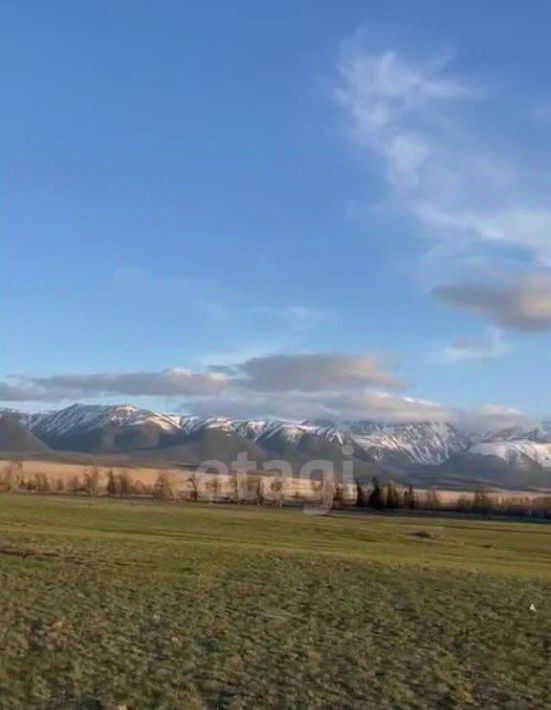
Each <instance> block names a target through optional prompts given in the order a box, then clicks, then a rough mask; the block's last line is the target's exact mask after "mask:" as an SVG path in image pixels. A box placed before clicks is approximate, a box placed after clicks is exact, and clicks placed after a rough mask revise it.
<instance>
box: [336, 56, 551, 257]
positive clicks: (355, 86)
mask: <svg viewBox="0 0 551 710" xmlns="http://www.w3.org/2000/svg"><path fill="white" fill-rule="evenodd" d="M338 69H339V79H338V84H337V87H336V90H335V100H336V102H337V104H338V106H339V107H340V109H341V111H342V114H343V116H344V118H345V120H346V122H347V127H348V130H349V132H350V135H351V137H352V139H353V141H354V144H355V145H356V147H357V148H358V149H359V150H360V151H362V155H364V156H365V158H366V167H367V168H368V169H369V170H372V171H375V172H377V173H379V174H380V175H381V177H382V178H383V179H384V180H385V181H386V185H387V190H388V192H387V199H386V203H387V207H388V209H389V210H391V211H392V213H393V214H394V215H395V214H397V213H401V214H403V215H405V216H409V217H413V218H414V220H416V222H417V233H418V234H419V235H421V236H422V237H425V238H428V239H430V240H436V241H441V240H444V241H453V242H454V247H455V249H456V250H459V246H458V243H457V242H458V241H459V242H460V243H461V247H462V248H463V249H464V250H465V251H467V252H468V253H470V254H472V253H474V252H476V250H477V249H482V250H483V249H484V245H494V246H495V245H496V244H502V245H504V246H508V247H511V246H515V247H521V248H522V249H523V250H525V251H526V252H527V253H529V254H530V255H531V256H532V258H533V259H534V260H535V261H537V262H538V263H540V264H551V210H550V209H548V208H547V205H548V204H549V189H547V190H545V188H542V186H541V185H540V184H539V181H538V179H537V177H534V178H532V175H533V173H534V169H533V168H534V166H533V165H526V166H522V165H517V164H516V163H515V161H513V160H511V159H510V158H509V156H508V155H504V154H503V152H502V151H501V150H498V149H497V148H492V147H489V145H488V139H487V137H486V138H485V139H484V140H479V139H478V138H477V135H476V131H475V130H473V129H471V128H469V124H470V120H469V111H470V110H471V108H472V106H473V105H474V104H475V103H476V105H477V106H485V105H486V104H487V103H488V102H489V100H490V99H491V96H489V95H488V93H487V92H485V91H484V90H483V89H482V88H481V87H479V86H476V85H473V84H472V83H469V82H467V81H465V80H463V79H461V78H458V77H455V76H453V74H451V72H450V71H449V68H448V64H447V63H446V62H445V61H442V60H440V61H424V62H414V61H411V60H409V59H406V58H405V57H404V56H402V55H401V54H399V53H398V52H396V51H386V52H381V53H376V52H372V51H370V50H369V49H366V48H365V47H364V46H362V45H361V44H360V43H358V42H356V43H355V44H353V45H352V46H348V47H347V48H346V50H345V51H343V53H342V56H341V58H340V61H339V66H338ZM477 118H478V117H477ZM517 162H518V161H517ZM548 187H549V186H548ZM526 194H529V195H530V198H529V199H528V198H527V197H526Z"/></svg>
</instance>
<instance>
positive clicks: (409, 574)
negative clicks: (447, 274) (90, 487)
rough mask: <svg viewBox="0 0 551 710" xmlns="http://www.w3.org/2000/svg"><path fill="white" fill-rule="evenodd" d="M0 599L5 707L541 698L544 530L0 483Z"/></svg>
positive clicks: (481, 702) (548, 657)
mask: <svg viewBox="0 0 551 710" xmlns="http://www.w3.org/2000/svg"><path fill="white" fill-rule="evenodd" d="M531 605H534V606H533V609H535V611H531V610H530V606H531ZM0 608H1V609H2V616H1V621H0V707H1V708H2V709H4V708H6V709H12V708H13V709H14V710H18V709H19V708H21V709H23V708H25V710H27V709H32V708H44V709H46V708H56V709H57V708H75V709H76V708H113V709H114V708H117V707H119V708H122V707H126V708H128V709H130V708H155V709H157V708H166V709H173V708H185V709H187V708H297V707H304V708H351V707H352V708H356V707H357V708H389V709H390V708H435V707H442V708H470V707H484V708H540V707H541V708H543V707H549V706H550V704H551V695H550V692H551V528H550V527H549V526H546V525H529V524H523V523H498V522H486V521H461V520H443V519H432V520H431V519H423V520H420V519H418V518H408V517H397V518H392V517H382V516H369V515H366V516H363V515H362V516H355V515H354V516H351V515H346V514H338V513H334V514H332V515H330V516H327V517H316V516H310V515H305V514H303V513H301V512H297V511H296V510H289V509H282V510H279V509H278V510H274V509H265V508H256V507H254V508H253V507H240V506H238V507H236V506H225V505H218V506H209V505H202V504H177V505H171V504H167V503H164V504H163V503H153V502H147V503H144V502H126V501H118V500H108V499H82V498H72V497H63V498H55V497H39V496H36V497H34V496H23V495H10V494H4V495H1V496H0Z"/></svg>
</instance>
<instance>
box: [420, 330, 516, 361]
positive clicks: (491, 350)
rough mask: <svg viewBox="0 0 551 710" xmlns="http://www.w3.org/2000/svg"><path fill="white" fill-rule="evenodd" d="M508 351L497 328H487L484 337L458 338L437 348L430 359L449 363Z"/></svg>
mask: <svg viewBox="0 0 551 710" xmlns="http://www.w3.org/2000/svg"><path fill="white" fill-rule="evenodd" d="M509 351H510V346H509V344H508V343H507V342H506V341H505V339H504V337H503V333H502V331H501V330H500V329H499V328H488V332H487V335H486V338H485V339H480V340H468V339H458V340H455V341H454V342H453V343H450V344H449V345H446V346H444V347H443V348H441V349H439V350H437V351H436V352H435V353H434V354H433V355H432V356H431V357H430V361H431V362H434V363H436V364H442V365H446V364H451V363H457V362H465V361H472V360H491V359H494V358H499V357H502V356H503V355H505V354H507V353H508V352H509Z"/></svg>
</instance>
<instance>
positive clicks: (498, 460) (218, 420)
mask: <svg viewBox="0 0 551 710" xmlns="http://www.w3.org/2000/svg"><path fill="white" fill-rule="evenodd" d="M343 447H345V448H344V450H343ZM47 451H53V452H79V453H87V454H93V455H102V456H105V455H114V456H116V455H125V456H132V458H135V459H140V460H157V461H166V462H170V463H176V464H179V465H190V466H193V465H197V464H198V463H200V462H202V461H204V460H206V459H218V460H221V461H224V462H225V463H231V462H232V461H234V460H235V458H236V456H237V455H238V454H239V453H241V452H244V451H245V452H247V454H248V456H249V458H250V459H254V460H255V461H257V463H258V466H259V468H260V467H262V466H264V464H265V463H266V462H267V461H270V460H273V459H285V460H286V461H289V463H290V464H291V465H292V466H293V468H294V469H298V468H299V467H300V466H302V465H303V464H304V463H305V462H306V461H310V460H312V459H329V460H332V461H334V462H335V464H336V465H340V464H342V461H343V460H344V458H345V457H349V458H350V456H351V457H352V459H353V463H354V472H355V475H356V476H358V477H359V478H362V479H365V478H367V477H370V476H372V475H382V476H393V477H394V478H396V479H398V480H400V479H403V480H412V481H415V482H418V483H426V482H427V481H429V482H435V483H436V482H437V483H438V484H439V485H444V486H446V485H450V486H454V485H459V483H465V482H469V483H480V482H485V483H488V484H491V485H503V486H507V487H518V488H521V487H522V488H534V487H536V488H550V489H551V423H549V422H543V423H541V425H539V426H536V427H533V426H532V427H525V428H524V427H521V426H519V427H513V428H508V429H503V430H497V431H484V432H475V433H473V432H466V431H463V430H461V429H460V428H458V427H457V426H456V425H454V424H451V423H446V422H412V423H394V424H391V423H381V422H374V421H367V420H366V421H346V422H339V423H337V422H332V421H311V422H302V423H294V422H288V421H278V420H269V419H255V420H236V419H230V418H228V417H200V416H190V415H178V414H166V413H162V412H154V411H150V410H146V409H141V408H138V407H134V406H131V405H117V406H109V405H83V404H73V405H71V406H69V407H66V408H64V409H61V410H56V411H47V412H40V413H33V414H27V413H23V412H18V411H15V410H3V412H2V416H0V452H3V453H4V454H8V453H34V454H36V453H40V452H47Z"/></svg>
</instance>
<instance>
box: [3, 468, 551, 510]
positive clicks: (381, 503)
mask: <svg viewBox="0 0 551 710" xmlns="http://www.w3.org/2000/svg"><path fill="white" fill-rule="evenodd" d="M182 483H185V484H186V488H185V489H183V488H182ZM311 485H312V496H308V502H309V503H312V502H315V501H313V498H315V495H316V494H319V495H320V500H323V502H324V504H325V505H327V503H328V502H329V508H334V509H345V508H351V507H352V506H355V507H356V508H365V509H371V510H373V511H389V512H392V511H397V510H403V511H412V512H413V511H416V510H417V511H432V512H437V511H446V512H457V513H464V514H477V515H488V516H499V515H503V516H508V517H523V518H526V517H529V518H538V519H545V520H547V519H551V496H529V495H525V496H518V495H516V496H504V495H497V494H493V493H491V492H489V491H488V490H487V489H486V488H484V487H483V486H478V487H476V488H475V489H474V491H473V492H472V493H470V494H466V493H463V494H461V495H459V496H458V497H457V498H456V499H448V500H446V501H445V502H444V501H442V499H441V496H440V493H439V492H438V491H437V490H434V489H428V490H423V491H417V490H416V489H415V488H414V487H413V485H411V484H410V485H407V486H399V485H396V484H395V483H393V482H392V481H388V482H386V483H382V482H381V481H380V480H379V478H378V477H377V476H375V477H374V478H373V479H372V482H371V484H370V485H368V484H365V483H362V482H360V481H356V482H355V492H354V496H352V497H351V496H350V491H348V493H346V491H345V487H344V486H343V485H342V484H341V483H338V482H337V483H334V484H330V488H329V489H328V487H327V485H324V484H323V483H322V482H321V481H312V482H311ZM10 491H11V492H29V493H39V494H57V495H61V494H68V495H76V496H89V497H100V496H106V497H110V498H155V499H158V500H165V501H184V500H188V501H197V502H200V501H203V502H207V501H209V502H226V503H239V504H241V503H249V504H256V505H272V506H274V505H276V506H281V505H284V504H285V505H293V504H295V505H300V504H302V503H304V502H306V499H305V497H304V496H303V495H301V494H300V493H299V492H298V491H295V492H293V493H292V494H291V495H289V492H288V491H287V490H286V487H285V481H284V479H277V478H269V477H266V478H265V477H262V476H258V475H257V476H248V477H247V478H246V480H245V481H244V482H242V483H240V482H239V480H238V478H237V476H235V475H234V476H233V477H232V478H230V480H229V483H228V485H226V489H225V491H224V490H223V486H222V482H221V480H220V479H218V478H217V477H216V476H211V477H209V478H208V480H202V479H201V476H200V474H198V473H196V472H191V473H190V475H189V478H187V479H183V478H177V477H176V476H175V475H174V474H173V473H171V472H170V471H159V472H158V474H157V477H156V479H155V480H154V482H153V483H144V482H143V481H141V480H139V479H135V478H133V477H132V475H131V473H130V471H129V470H128V469H120V470H114V469H112V468H110V469H108V470H107V471H106V472H105V473H104V472H102V471H100V469H99V468H98V467H97V466H95V465H92V466H85V467H83V469H82V471H81V473H80V475H78V474H77V473H75V474H74V475H73V476H69V477H57V478H50V477H49V476H48V475H47V474H46V473H44V472H33V473H28V472H26V471H25V470H24V468H23V465H22V464H21V462H9V463H7V464H6V465H5V466H4V468H3V469H2V470H0V492H10Z"/></svg>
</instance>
